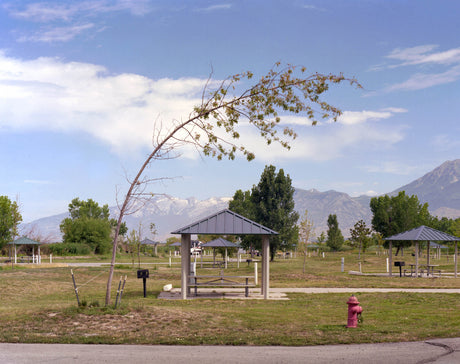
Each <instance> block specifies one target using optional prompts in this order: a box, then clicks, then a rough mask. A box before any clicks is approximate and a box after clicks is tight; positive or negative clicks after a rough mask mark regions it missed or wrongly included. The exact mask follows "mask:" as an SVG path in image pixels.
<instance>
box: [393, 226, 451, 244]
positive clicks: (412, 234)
mask: <svg viewBox="0 0 460 364" xmlns="http://www.w3.org/2000/svg"><path fill="white" fill-rule="evenodd" d="M385 240H413V241H417V240H418V241H420V240H422V241H460V238H457V237H456V236H453V235H450V234H447V233H444V232H442V231H439V230H436V229H433V228H430V227H427V226H424V225H422V226H419V227H418V228H415V229H412V230H407V231H404V232H402V233H399V234H396V235H393V236H389V237H388V238H385Z"/></svg>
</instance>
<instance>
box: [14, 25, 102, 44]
mask: <svg viewBox="0 0 460 364" xmlns="http://www.w3.org/2000/svg"><path fill="white" fill-rule="evenodd" d="M93 27H94V24H92V23H88V24H81V25H72V26H68V27H56V28H52V29H48V30H40V31H38V32H36V33H35V34H32V35H24V36H21V37H19V38H18V42H30V41H32V42H44V43H51V42H67V41H69V40H72V39H73V38H75V37H76V36H77V35H79V34H81V33H83V32H85V31H86V30H88V29H91V28H93Z"/></svg>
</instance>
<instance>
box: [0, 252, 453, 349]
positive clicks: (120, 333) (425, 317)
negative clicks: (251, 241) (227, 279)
mask: <svg viewBox="0 0 460 364" xmlns="http://www.w3.org/2000/svg"><path fill="white" fill-rule="evenodd" d="M342 257H344V258H345V272H344V273H342V272H341V266H340V260H341V258H342ZM385 258H386V257H385V256H377V255H376V254H375V253H366V255H365V256H364V258H363V259H361V262H362V270H363V272H364V273H366V272H382V273H383V272H385V271H386V261H385ZM209 259H210V258H209ZM413 259H414V257H412V256H411V255H410V254H409V253H406V256H405V257H404V258H403V259H401V258H398V260H405V261H406V264H409V263H411V262H412V260H413ZM422 259H423V258H422ZM90 260H91V259H88V258H87V259H86V261H90ZM69 261H72V259H65V260H64V259H63V260H59V259H56V258H55V259H54V262H58V263H65V262H69ZM422 262H423V261H422ZM147 263H150V264H147ZM152 263H155V264H152ZM166 263H168V258H165V259H159V258H145V257H143V258H142V261H141V268H148V269H149V270H150V278H149V279H148V280H147V291H148V295H147V297H146V298H144V297H143V287H142V280H141V279H137V274H136V271H137V268H138V264H137V262H136V264H135V265H134V267H133V266H132V264H131V262H130V260H129V258H127V257H122V258H120V259H119V260H118V265H117V269H116V273H115V277H114V282H113V287H112V296H113V299H112V301H113V302H114V301H115V296H116V291H117V287H118V282H119V279H120V277H124V276H127V282H126V286H125V291H124V293H123V299H122V303H121V307H119V308H117V309H114V308H113V306H112V307H104V297H105V288H106V282H107V277H108V267H72V269H73V272H74V274H75V279H76V282H77V285H78V287H79V297H80V300H81V301H82V302H84V303H85V307H78V306H77V301H76V297H75V292H74V290H73V285H72V276H71V273H70V270H71V268H70V267H52V268H44V267H46V266H49V264H45V263H44V264H42V267H40V268H30V267H31V265H29V266H28V267H29V268H23V266H21V267H19V268H18V267H15V269H13V270H12V269H11V266H9V265H3V266H2V269H1V270H0V341H2V342H47V343H94V344H97V343H113V344H119V343H124V344H181V345H184V344H188V345H200V344H210V345H217V344H224V345H317V344H345V343H368V342H392V341H413V340H425V339H428V338H437V337H460V295H459V294H440V293H424V294H419V293H417V294H416V293H360V291H359V288H365V287H382V288H390V287H392V288H397V287H404V288H416V287H420V288H460V278H458V279H454V278H451V277H443V278H418V279H415V278H409V277H403V278H400V277H399V271H397V268H393V273H394V274H395V276H394V277H392V278H389V277H382V276H359V275H350V274H348V271H350V270H355V271H356V270H358V269H359V265H358V261H357V253H356V252H346V253H344V252H339V253H326V256H325V258H322V257H315V256H312V257H310V258H307V266H306V272H305V273H303V272H302V264H303V258H301V257H297V258H294V259H282V258H277V259H276V260H275V262H272V263H271V265H270V285H271V287H353V288H356V290H355V295H356V296H357V297H358V299H359V301H360V304H361V306H362V307H363V308H364V312H363V322H362V323H361V324H360V325H359V327H358V328H357V329H347V328H346V327H345V326H346V322H347V304H346V302H347V300H348V297H349V296H350V294H298V293H296V294H288V297H289V300H287V301H276V300H227V299H193V300H186V301H182V300H163V299H158V298H157V296H158V294H159V293H160V291H161V289H162V287H163V286H164V285H165V284H169V283H171V284H173V286H174V287H179V286H180V264H179V263H180V259H178V258H176V259H173V263H174V264H173V265H172V267H169V266H168V264H166ZM432 263H433V264H439V267H440V269H442V270H443V272H447V271H449V272H453V269H454V268H453V262H452V256H451V257H450V258H449V260H447V258H446V257H445V256H444V257H442V259H441V260H432ZM259 266H260V263H259ZM197 267H198V274H220V272H221V269H219V268H214V269H213V268H200V261H199V260H198V261H197ZM253 272H254V266H253V264H251V266H248V265H247V264H246V263H245V262H243V263H240V267H239V268H237V266H236V263H231V264H230V266H229V268H228V269H227V270H225V272H224V274H226V275H250V274H253ZM259 274H260V267H259ZM259 281H260V280H259Z"/></svg>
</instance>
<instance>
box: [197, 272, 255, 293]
mask: <svg viewBox="0 0 460 364" xmlns="http://www.w3.org/2000/svg"><path fill="white" fill-rule="evenodd" d="M189 279H190V284H189V286H190V287H194V288H195V296H197V295H198V287H244V295H245V296H246V297H249V287H255V284H253V283H249V280H250V279H254V276H224V275H200V276H196V275H190V276H189Z"/></svg>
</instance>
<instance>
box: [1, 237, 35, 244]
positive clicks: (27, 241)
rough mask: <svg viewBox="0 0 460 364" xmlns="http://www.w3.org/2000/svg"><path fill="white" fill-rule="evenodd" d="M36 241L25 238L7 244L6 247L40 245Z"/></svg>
mask: <svg viewBox="0 0 460 364" xmlns="http://www.w3.org/2000/svg"><path fill="white" fill-rule="evenodd" d="M41 244H42V243H39V242H38V241H35V240H32V239H29V238H27V237H25V236H23V237H21V238H19V239H16V240H15V241H12V242H10V243H8V245H41Z"/></svg>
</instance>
